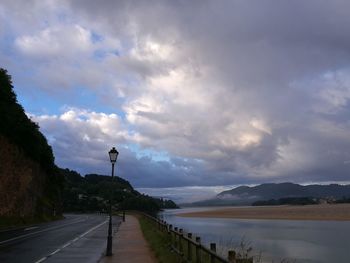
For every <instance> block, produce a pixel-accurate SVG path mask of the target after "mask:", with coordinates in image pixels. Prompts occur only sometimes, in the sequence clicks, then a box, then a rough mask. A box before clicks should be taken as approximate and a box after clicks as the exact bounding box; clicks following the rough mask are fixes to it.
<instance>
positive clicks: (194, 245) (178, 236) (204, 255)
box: [144, 214, 253, 263]
mask: <svg viewBox="0 0 350 263" xmlns="http://www.w3.org/2000/svg"><path fill="white" fill-rule="evenodd" d="M144 216H145V217H146V218H148V219H149V220H150V221H152V222H153V223H154V224H156V225H157V228H158V230H159V231H161V232H163V233H166V234H167V235H168V236H169V241H170V244H171V249H172V250H173V251H174V252H176V253H177V254H178V255H180V256H181V258H182V262H188V263H190V262H191V263H253V258H251V257H250V258H248V259H240V258H237V257H236V252H235V251H234V250H229V251H228V255H227V258H224V257H222V256H220V255H219V254H217V251H216V243H210V248H207V247H206V246H204V245H203V244H201V238H200V237H199V236H196V237H194V236H193V235H192V233H184V231H183V229H181V228H178V227H173V225H170V224H168V223H167V222H166V221H164V220H161V219H158V218H155V217H152V216H149V215H147V214H144Z"/></svg>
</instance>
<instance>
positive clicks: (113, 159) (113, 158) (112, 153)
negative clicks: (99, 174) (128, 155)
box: [108, 147, 119, 163]
mask: <svg viewBox="0 0 350 263" xmlns="http://www.w3.org/2000/svg"><path fill="white" fill-rule="evenodd" d="M108 154H109V159H110V160H111V163H115V162H116V161H117V158H118V154H119V153H118V151H117V150H116V149H115V147H113V148H112V150H110V151H109V152H108Z"/></svg>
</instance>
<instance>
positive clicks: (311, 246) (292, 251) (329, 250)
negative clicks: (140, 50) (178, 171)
mask: <svg viewBox="0 0 350 263" xmlns="http://www.w3.org/2000/svg"><path fill="white" fill-rule="evenodd" d="M201 209H203V208H201ZM201 209H196V208H192V209H191V208H184V209H178V210H166V211H164V212H163V213H162V214H161V217H163V219H164V220H166V221H167V222H168V223H170V224H173V225H174V226H177V227H180V228H183V229H184V230H185V231H186V232H192V233H194V234H197V235H199V236H200V237H201V239H202V243H204V244H206V245H208V244H209V243H210V242H216V243H217V246H218V247H220V248H219V251H221V253H223V254H225V255H226V251H227V249H228V247H231V248H232V247H236V246H237V245H238V244H239V243H240V242H241V240H242V239H244V240H246V241H250V242H251V246H252V247H253V248H254V251H253V254H259V252H261V253H262V258H263V262H272V261H273V262H275V263H276V262H280V261H281V260H282V259H290V260H292V261H291V262H296V263H316V262H322V263H325V262H327V263H333V262H334V263H349V262H350V222H338V221H300V220H250V219H222V218H184V217H179V216H176V213H180V212H187V211H193V210H201ZM210 209H213V208H210ZM205 210H207V209H205Z"/></svg>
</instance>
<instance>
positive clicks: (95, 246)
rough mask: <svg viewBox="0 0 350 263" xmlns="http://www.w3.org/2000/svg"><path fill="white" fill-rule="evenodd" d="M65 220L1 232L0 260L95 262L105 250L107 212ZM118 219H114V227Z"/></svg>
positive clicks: (46, 262)
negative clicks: (105, 213)
mask: <svg viewBox="0 0 350 263" xmlns="http://www.w3.org/2000/svg"><path fill="white" fill-rule="evenodd" d="M65 217H66V218H65V219H63V220H59V221H55V222H50V223H45V224H40V225H35V226H31V227H26V228H19V229H14V230H9V231H2V232H0V262H2V263H10V262H11V263H13V262H16V263H22V262H23V263H29V262H33V263H39V262H45V263H51V262H57V263H58V262H84V263H85V262H91V263H92V262H97V261H98V260H99V259H100V258H101V257H102V256H103V253H104V252H105V248H106V240H107V227H108V217H107V216H106V215H94V214H91V215H87V214H82V215H73V214H71V215H65ZM119 222H120V219H119V218H115V219H114V221H113V224H114V230H116V229H117V225H118V223H119Z"/></svg>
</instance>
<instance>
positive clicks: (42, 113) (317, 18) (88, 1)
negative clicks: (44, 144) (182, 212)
mask: <svg viewBox="0 0 350 263" xmlns="http://www.w3.org/2000/svg"><path fill="white" fill-rule="evenodd" d="M349 25H350V2H349V1H345V0H344V1H342V0H332V1H328V0H327V1H326V0H309V1H305V0H295V1H284V0H281V1H280V0H274V1H272V0H259V1H249V0H248V1H241V0H233V1H228V0H223V1H196V0H193V1H187V0H168V1H166V0H163V1H161V0H159V1H158V0H144V1H142V0H140V1H130V0H128V1H127V0H125V1H117V0H101V1H93V0H60V1H58V0H57V1H54V0H47V1H42V0H23V1H20V0H18V1H17V0H2V1H1V3H0V67H3V68H6V69H7V70H8V71H9V74H11V75H12V77H13V82H14V86H15V91H16V93H17V95H18V100H19V102H20V103H21V104H22V105H23V106H24V108H25V110H26V112H27V113H28V115H30V116H31V117H32V119H33V120H35V121H36V122H38V123H39V125H40V127H41V131H42V132H43V133H44V134H45V135H46V137H47V138H48V141H49V143H50V144H51V145H52V147H53V150H54V154H55V157H56V163H57V164H58V165H59V166H60V167H64V168H65V167H67V168H70V169H73V170H77V171H79V172H80V173H82V174H86V173H102V174H110V163H109V159H108V154H107V153H108V151H109V149H110V148H111V147H112V146H116V147H117V149H118V150H119V152H120V155H119V159H118V164H117V170H116V172H117V175H119V176H121V177H123V178H125V179H127V180H129V181H130V182H131V183H132V184H133V185H134V186H135V187H136V188H138V189H139V190H141V191H143V192H146V193H149V194H153V195H159V196H165V197H171V198H174V199H175V200H176V201H192V200H198V199H203V198H208V197H210V196H212V195H214V194H215V193H217V192H220V191H222V190H226V189H229V188H231V187H233V186H236V185H241V184H258V183H263V182H284V181H291V182H297V183H314V182H319V183H326V182H340V183H341V182H343V183H344V182H349V181H350V180H349V175H350V173H349V171H350V104H349V101H350V26H349Z"/></svg>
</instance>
